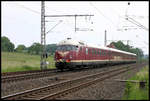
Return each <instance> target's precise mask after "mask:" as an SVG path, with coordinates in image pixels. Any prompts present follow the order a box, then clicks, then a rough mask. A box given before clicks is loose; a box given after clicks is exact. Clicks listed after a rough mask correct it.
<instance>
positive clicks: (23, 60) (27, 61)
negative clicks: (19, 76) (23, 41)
mask: <svg viewBox="0 0 150 101" xmlns="http://www.w3.org/2000/svg"><path fill="white" fill-rule="evenodd" d="M1 54H2V57H1V62H2V63H1V72H16V71H30V70H40V55H30V54H27V53H15V52H1ZM47 61H48V62H50V64H49V65H48V69H50V68H55V63H54V60H53V57H52V56H49V57H48V59H47Z"/></svg>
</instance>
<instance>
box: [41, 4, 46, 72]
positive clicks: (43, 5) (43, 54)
mask: <svg viewBox="0 0 150 101" xmlns="http://www.w3.org/2000/svg"><path fill="white" fill-rule="evenodd" d="M41 45H42V50H41V69H45V68H46V67H47V66H46V56H45V54H46V36H45V4H44V1H42V2H41Z"/></svg>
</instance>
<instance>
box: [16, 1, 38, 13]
mask: <svg viewBox="0 0 150 101" xmlns="http://www.w3.org/2000/svg"><path fill="white" fill-rule="evenodd" d="M15 5H17V6H20V7H22V8H24V9H26V10H28V11H31V12H34V13H36V14H40V15H41V13H40V12H38V11H35V10H33V9H31V8H28V7H25V6H24V5H21V4H17V3H15Z"/></svg>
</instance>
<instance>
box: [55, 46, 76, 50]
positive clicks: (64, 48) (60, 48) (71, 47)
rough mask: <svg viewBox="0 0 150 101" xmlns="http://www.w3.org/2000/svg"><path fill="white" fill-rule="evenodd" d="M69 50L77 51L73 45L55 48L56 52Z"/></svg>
mask: <svg viewBox="0 0 150 101" xmlns="http://www.w3.org/2000/svg"><path fill="white" fill-rule="evenodd" d="M70 50H77V47H76V46H73V45H61V46H58V47H57V51H70Z"/></svg>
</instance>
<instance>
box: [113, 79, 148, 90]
mask: <svg viewBox="0 0 150 101" xmlns="http://www.w3.org/2000/svg"><path fill="white" fill-rule="evenodd" d="M115 81H118V82H131V83H139V84H140V88H145V84H146V83H147V82H146V81H138V80H120V79H115Z"/></svg>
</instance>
